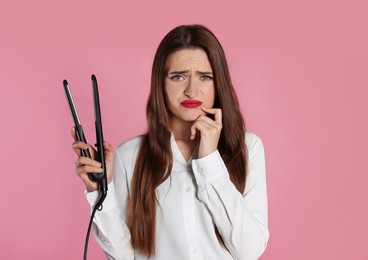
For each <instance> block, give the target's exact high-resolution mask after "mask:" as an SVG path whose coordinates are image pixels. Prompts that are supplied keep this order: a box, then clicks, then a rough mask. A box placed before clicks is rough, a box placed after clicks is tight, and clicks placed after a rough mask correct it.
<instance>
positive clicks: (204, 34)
mask: <svg viewBox="0 0 368 260" xmlns="http://www.w3.org/2000/svg"><path fill="white" fill-rule="evenodd" d="M183 49H201V50H203V51H205V52H206V54H207V57H208V59H209V62H210V64H211V67H212V71H213V80H214V84H215V90H216V98H215V102H214V106H213V107H214V108H221V110H222V115H223V119H222V131H221V135H220V139H219V143H218V151H219V152H220V154H221V157H222V159H223V161H224V162H225V164H226V167H227V169H228V171H229V174H230V179H231V181H232V183H233V184H234V185H235V187H236V188H237V190H238V191H239V192H240V193H243V192H244V189H245V182H246V172H247V152H246V147H245V130H246V129H245V123H244V119H243V117H242V114H241V112H240V108H239V102H238V98H237V96H236V93H235V91H234V88H233V85H232V82H231V78H230V73H229V68H228V65H227V62H226V58H225V54H224V51H223V48H222V46H221V44H220V42H219V41H218V39H217V38H216V37H215V35H214V34H213V33H212V32H211V31H210V30H209V29H208V28H206V27H204V26H202V25H183V26H178V27H176V28H174V29H172V30H171V31H170V32H169V33H168V34H167V35H166V36H165V37H164V38H163V39H162V41H161V43H160V44H159V46H158V49H157V51H156V54H155V57H154V61H153V65H152V75H151V89H150V94H149V97H148V102H147V107H146V115H147V125H148V128H147V133H146V134H145V135H143V138H142V141H141V144H140V148H139V152H138V156H137V160H136V164H135V168H134V174H133V178H132V182H131V188H130V190H131V193H130V199H129V203H128V211H127V225H128V227H129V230H130V233H131V244H132V247H133V248H134V249H136V250H139V251H140V252H141V253H143V254H146V255H147V256H151V255H153V254H155V232H156V207H157V203H158V202H157V197H156V193H155V191H156V188H157V187H158V186H159V185H160V184H161V183H163V182H164V181H165V180H166V179H167V178H168V177H169V176H170V174H171V170H172V167H173V155H172V151H171V145H170V137H171V129H170V115H171V114H170V111H169V109H168V104H167V100H166V98H165V96H166V95H165V88H164V82H165V77H166V76H167V73H168V69H167V67H166V60H167V58H168V56H169V55H170V54H172V53H174V52H176V51H179V50H183ZM214 229H215V231H216V234H217V237H218V238H219V243H221V244H222V245H224V246H225V244H224V243H223V240H222V238H221V236H220V235H219V233H218V230H217V228H216V227H215V226H214Z"/></svg>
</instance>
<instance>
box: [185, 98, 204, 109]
mask: <svg viewBox="0 0 368 260" xmlns="http://www.w3.org/2000/svg"><path fill="white" fill-rule="evenodd" d="M180 104H181V105H182V106H183V107H186V108H196V107H199V106H200V105H202V102H201V101H198V100H185V101H183V102H181V103H180Z"/></svg>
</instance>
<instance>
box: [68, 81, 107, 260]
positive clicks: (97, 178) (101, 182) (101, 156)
mask: <svg viewBox="0 0 368 260" xmlns="http://www.w3.org/2000/svg"><path fill="white" fill-rule="evenodd" d="M91 80H92V89H93V101H94V111H95V126H96V139H97V140H96V141H97V143H96V144H95V146H96V148H97V158H96V160H97V161H99V162H100V163H101V167H102V170H103V172H102V173H88V176H89V178H90V180H91V181H94V182H97V183H98V186H99V192H100V197H99V199H98V202H97V203H96V205H95V207H94V209H93V211H92V214H91V218H90V222H89V226H88V231H87V237H86V243H85V248H84V258H83V259H86V257H87V248H88V238H89V233H90V229H91V225H92V220H93V217H94V215H95V213H96V210H102V203H103V201H104V200H105V198H106V196H107V174H106V163H105V150H104V147H103V134H102V122H101V112H100V100H99V95H98V86H97V79H96V76H95V75H92V77H91ZM63 85H64V89H65V94H66V96H67V99H68V103H69V107H70V110H71V112H72V117H73V120H74V125H75V130H76V136H77V139H78V140H79V141H82V142H84V143H87V140H86V138H85V135H84V132H83V128H82V124H81V122H80V120H79V117H78V113H77V109H76V107H75V104H74V101H73V98H72V94H71V91H70V88H69V85H68V82H67V81H66V80H64V81H63ZM81 154H82V156H85V157H89V158H91V154H90V152H89V150H88V149H86V150H81Z"/></svg>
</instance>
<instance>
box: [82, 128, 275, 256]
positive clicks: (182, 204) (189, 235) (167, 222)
mask: <svg viewBox="0 0 368 260" xmlns="http://www.w3.org/2000/svg"><path fill="white" fill-rule="evenodd" d="M141 140H142V137H141V136H138V137H135V138H132V139H130V140H128V141H127V142H125V143H123V144H121V145H120V146H119V147H118V148H117V150H116V155H115V166H114V177H113V181H112V182H111V183H110V184H109V186H108V189H109V190H108V195H107V197H106V199H105V202H104V203H103V210H102V211H97V212H96V215H95V218H94V225H93V232H94V235H95V238H96V240H97V242H98V243H99V245H100V246H101V247H102V249H103V250H104V251H105V253H106V255H107V257H108V259H129V260H131V259H136V260H142V259H147V256H145V255H142V254H141V253H140V252H139V251H138V250H134V249H132V247H131V245H130V232H129V229H128V228H127V226H126V224H125V214H126V209H127V203H128V198H129V192H130V183H131V180H132V175H133V171H134V165H135V161H136V156H137V152H138V148H139V144H140V141H141ZM246 147H247V150H248V158H249V160H248V172H247V174H248V175H247V179H246V187H245V191H244V193H243V194H241V193H240V192H239V191H238V190H237V189H236V188H235V186H234V185H233V183H232V182H231V181H230V178H229V173H228V171H227V169H226V166H225V164H224V162H223V160H222V158H221V156H220V154H219V152H218V151H217V150H216V151H215V152H213V153H212V154H210V155H208V156H206V157H203V158H201V159H189V161H186V160H185V159H184V157H183V155H182V154H181V152H180V150H179V148H178V146H177V144H176V142H175V139H174V136H173V134H172V135H171V149H172V153H173V169H172V173H171V177H170V178H168V179H167V180H166V181H165V182H164V183H162V184H161V185H160V186H159V187H158V188H157V191H156V195H157V198H158V202H159V205H158V207H157V211H156V214H157V217H156V244H155V250H156V254H155V255H153V256H151V257H150V258H149V259H154V260H156V259H158V260H200V259H201V260H217V259H218V260H227V259H229V260H230V259H239V260H254V259H257V258H258V257H259V256H260V255H261V254H262V253H263V252H264V250H265V248H266V245H267V242H268V238H269V232H268V217H267V189H266V168H265V157H264V148H263V144H262V141H261V139H260V138H259V137H258V136H257V135H255V134H254V133H251V132H246ZM97 198H98V192H96V191H95V192H91V193H87V199H88V201H89V203H90V205H91V208H93V206H94V205H95V203H96V200H97ZM215 225H216V226H217V228H218V230H219V232H220V234H221V236H222V238H223V240H224V242H225V244H226V247H227V248H228V250H229V251H228V250H226V249H225V248H224V247H223V246H221V245H220V243H219V242H218V239H217V237H216V234H215V228H214V226H215Z"/></svg>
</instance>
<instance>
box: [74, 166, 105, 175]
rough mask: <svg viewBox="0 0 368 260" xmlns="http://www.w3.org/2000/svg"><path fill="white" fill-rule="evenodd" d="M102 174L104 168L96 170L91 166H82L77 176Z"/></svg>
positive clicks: (78, 168) (78, 169)
mask: <svg viewBox="0 0 368 260" xmlns="http://www.w3.org/2000/svg"><path fill="white" fill-rule="evenodd" d="M90 172H93V173H102V168H96V167H93V166H89V165H85V166H81V167H77V175H78V176H81V175H82V174H87V173H90Z"/></svg>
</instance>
